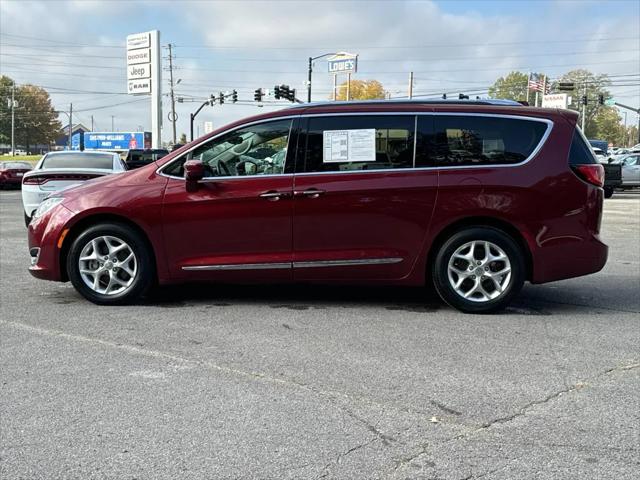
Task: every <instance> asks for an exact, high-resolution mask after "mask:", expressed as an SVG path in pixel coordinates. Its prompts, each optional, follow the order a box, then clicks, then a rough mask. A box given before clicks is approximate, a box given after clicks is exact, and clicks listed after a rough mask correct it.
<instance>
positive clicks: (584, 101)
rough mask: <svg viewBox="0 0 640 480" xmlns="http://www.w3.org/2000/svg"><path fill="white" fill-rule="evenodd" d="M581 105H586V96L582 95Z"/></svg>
mask: <svg viewBox="0 0 640 480" xmlns="http://www.w3.org/2000/svg"><path fill="white" fill-rule="evenodd" d="M580 100H581V103H582V105H586V104H587V96H586V95H582V98H581V99H580Z"/></svg>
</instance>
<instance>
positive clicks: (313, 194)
mask: <svg viewBox="0 0 640 480" xmlns="http://www.w3.org/2000/svg"><path fill="white" fill-rule="evenodd" d="M323 193H324V190H319V189H317V188H310V189H308V190H303V191H296V192H293V194H294V195H295V196H296V197H308V198H318V197H319V196H320V195H322V194H323Z"/></svg>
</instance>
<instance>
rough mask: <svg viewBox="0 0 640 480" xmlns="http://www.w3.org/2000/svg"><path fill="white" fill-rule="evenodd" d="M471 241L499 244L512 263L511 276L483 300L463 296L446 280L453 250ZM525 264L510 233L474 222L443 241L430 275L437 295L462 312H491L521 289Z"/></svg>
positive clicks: (519, 247) (500, 306)
mask: <svg viewBox="0 0 640 480" xmlns="http://www.w3.org/2000/svg"><path fill="white" fill-rule="evenodd" d="M472 241H488V242H491V243H493V244H494V245H496V246H498V247H500V248H501V249H502V250H503V252H504V254H505V255H506V256H507V258H508V260H509V263H510V264H511V278H510V280H509V281H508V284H507V286H506V288H505V289H504V291H503V292H502V293H501V294H499V295H498V296H497V297H496V298H493V299H490V300H486V301H482V302H478V301H473V300H468V299H465V298H463V297H462V295H461V294H459V293H457V292H456V291H455V289H454V286H453V285H451V283H450V281H449V276H448V269H449V260H450V259H451V257H452V255H453V254H454V252H456V250H458V249H459V248H461V247H462V246H463V245H465V244H467V243H468V242H472ZM497 264H499V262H498V263H497ZM525 268H526V267H525V261H524V252H523V251H522V247H521V246H519V245H518V243H517V242H516V241H515V240H514V239H513V238H512V237H511V236H509V235H507V234H506V233H504V232H503V231H502V230H498V229H497V228H492V227H481V226H476V227H469V228H466V229H464V230H461V231H458V232H456V233H454V234H453V235H452V236H451V237H449V238H448V239H447V240H446V241H445V242H444V244H442V246H441V247H440V249H439V250H438V253H437V255H436V257H435V260H434V262H433V264H432V266H431V275H432V278H433V283H434V286H435V288H436V291H437V292H438V295H440V297H441V298H442V300H444V301H445V302H446V303H448V304H449V305H451V306H452V307H453V308H455V309H457V310H460V311H462V312H465V313H492V312H496V311H499V310H502V309H503V308H504V307H506V306H507V305H508V304H509V303H510V302H511V301H512V300H513V298H514V297H515V296H516V295H517V294H518V293H519V292H520V290H521V289H522V285H523V284H524V279H525ZM473 278H475V277H473ZM482 278H484V277H482ZM503 278H504V277H503ZM505 281H506V279H505ZM490 285H491V284H490Z"/></svg>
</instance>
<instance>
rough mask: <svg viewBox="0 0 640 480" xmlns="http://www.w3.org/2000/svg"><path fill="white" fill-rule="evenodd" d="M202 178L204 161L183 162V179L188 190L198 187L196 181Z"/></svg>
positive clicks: (191, 190)
mask: <svg viewBox="0 0 640 480" xmlns="http://www.w3.org/2000/svg"><path fill="white" fill-rule="evenodd" d="M203 178H204V163H202V162H201V161H200V160H187V161H186V162H184V179H185V183H186V187H187V191H188V192H194V191H196V190H197V189H198V182H199V181H200V180H202V179H203Z"/></svg>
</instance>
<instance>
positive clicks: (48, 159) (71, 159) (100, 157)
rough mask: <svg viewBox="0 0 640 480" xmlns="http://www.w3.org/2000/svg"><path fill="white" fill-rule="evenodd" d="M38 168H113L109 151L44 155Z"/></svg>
mask: <svg viewBox="0 0 640 480" xmlns="http://www.w3.org/2000/svg"><path fill="white" fill-rule="evenodd" d="M40 168H102V169H106V170H113V155H112V154H111V153H91V154H87V153H72V152H69V153H59V154H55V155H47V156H45V157H44V160H43V162H42V165H41V166H40Z"/></svg>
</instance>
